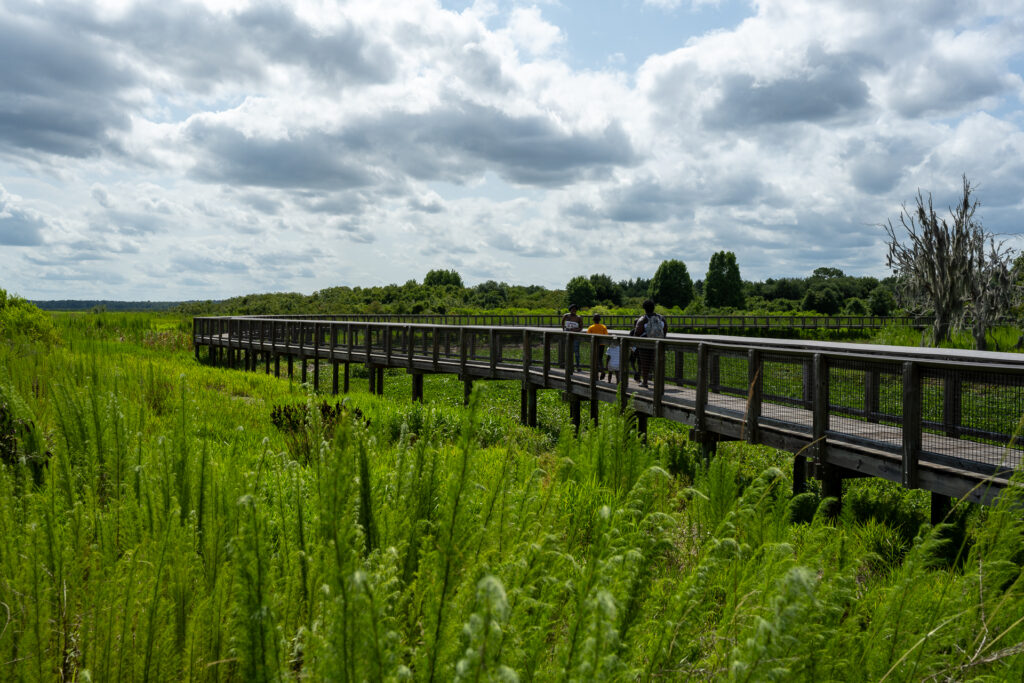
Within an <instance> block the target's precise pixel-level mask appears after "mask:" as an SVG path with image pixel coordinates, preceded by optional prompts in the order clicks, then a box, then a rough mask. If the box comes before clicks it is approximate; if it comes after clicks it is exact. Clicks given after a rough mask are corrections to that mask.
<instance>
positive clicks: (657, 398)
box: [651, 339, 665, 417]
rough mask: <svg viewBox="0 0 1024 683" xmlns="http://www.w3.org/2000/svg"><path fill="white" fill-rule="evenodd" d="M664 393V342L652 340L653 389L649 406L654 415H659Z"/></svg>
mask: <svg viewBox="0 0 1024 683" xmlns="http://www.w3.org/2000/svg"><path fill="white" fill-rule="evenodd" d="M664 395H665V342H664V341H662V340H661V339H656V340H655V341H654V391H653V396H652V398H651V407H652V410H653V411H654V416H655V417H661V399H662V397H663V396H664Z"/></svg>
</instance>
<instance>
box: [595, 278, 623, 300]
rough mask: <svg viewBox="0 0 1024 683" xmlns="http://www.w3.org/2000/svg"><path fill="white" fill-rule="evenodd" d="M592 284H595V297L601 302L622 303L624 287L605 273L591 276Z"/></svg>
mask: <svg viewBox="0 0 1024 683" xmlns="http://www.w3.org/2000/svg"><path fill="white" fill-rule="evenodd" d="M590 284H592V285H594V298H595V300H596V301H599V302H605V301H608V302H610V303H611V304H612V305H613V306H621V305H622V287H621V286H619V285H618V284H616V283H615V281H614V280H612V279H611V278H610V277H608V276H607V275H605V274H604V273H594V274H593V275H591V276H590Z"/></svg>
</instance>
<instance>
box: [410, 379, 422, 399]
mask: <svg viewBox="0 0 1024 683" xmlns="http://www.w3.org/2000/svg"><path fill="white" fill-rule="evenodd" d="M412 400H414V401H419V402H420V403H423V373H422V372H414V373H412Z"/></svg>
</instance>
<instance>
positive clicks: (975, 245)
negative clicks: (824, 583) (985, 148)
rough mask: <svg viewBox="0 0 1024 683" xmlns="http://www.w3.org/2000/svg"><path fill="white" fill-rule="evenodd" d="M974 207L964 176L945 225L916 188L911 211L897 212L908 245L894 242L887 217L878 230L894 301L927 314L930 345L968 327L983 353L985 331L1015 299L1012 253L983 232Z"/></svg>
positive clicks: (897, 238) (894, 228) (929, 196)
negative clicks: (883, 238)
mask: <svg viewBox="0 0 1024 683" xmlns="http://www.w3.org/2000/svg"><path fill="white" fill-rule="evenodd" d="M978 206H979V204H978V201H977V200H974V199H972V197H971V184H970V182H969V181H968V180H967V176H966V175H965V176H963V193H962V195H961V197H960V202H959V203H958V204H957V205H956V206H955V207H951V208H950V209H949V214H950V215H949V218H950V222H947V221H946V219H945V218H939V217H938V215H937V214H936V213H935V209H934V207H933V205H932V196H931V193H929V194H928V201H927V203H925V200H924V196H923V195H922V194H921V191H920V190H918V193H917V207H916V210H914V211H913V212H912V211H910V210H908V209H907V207H906V205H904V207H903V209H902V211H900V218H899V222H900V225H901V226H902V228H903V230H902V231H901V232H903V231H905V232H906V237H907V238H908V242H907V243H903V242H901V241H900V238H899V237H898V236H897V228H896V226H895V225H894V224H893V222H892V220H891V219H890V220H889V221H887V222H886V224H885V225H883V226H882V227H883V228H884V229H885V232H886V235H887V236H888V240H887V244H888V247H889V252H888V256H887V258H886V265H888V267H889V268H890V269H892V271H893V274H894V275H895V276H896V283H897V294H898V297H899V299H900V303H901V304H902V305H903V306H904V307H906V308H912V309H916V310H918V311H927V310H930V311H931V312H932V314H933V315H934V316H935V320H934V322H933V324H932V342H933V343H934V344H935V345H938V344H940V343H942V342H944V341H948V340H949V337H950V333H951V331H952V330H954V329H964V328H967V327H970V329H971V332H972V334H973V335H974V341H975V346H976V347H977V348H978V349H979V350H983V349H984V348H985V347H986V342H985V334H986V332H987V330H988V327H989V326H990V325H992V324H993V323H994V322H995V321H996V320H998V318H999V317H1000V316H1002V315H1005V314H1006V313H1008V312H1009V311H1010V309H1011V308H1012V306H1013V303H1014V302H1015V300H1016V298H1017V291H1018V287H1017V286H1016V285H1015V283H1014V279H1013V275H1012V268H1011V265H1010V263H1011V259H1012V257H1013V250H1011V249H1010V248H1008V247H1006V246H1004V243H1003V242H998V243H997V242H996V241H995V237H994V236H993V235H992V234H990V233H988V232H986V231H985V229H984V228H983V227H982V225H981V221H980V219H977V218H975V213H976V212H977V209H978Z"/></svg>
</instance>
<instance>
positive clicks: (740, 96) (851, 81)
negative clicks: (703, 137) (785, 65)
mask: <svg viewBox="0 0 1024 683" xmlns="http://www.w3.org/2000/svg"><path fill="white" fill-rule="evenodd" d="M860 73H861V66H860V65H859V64H858V59H857V58H856V57H855V56H852V55H828V54H824V53H822V52H821V51H820V49H818V48H814V49H812V50H810V51H809V53H808V64H807V66H806V67H805V68H804V69H802V70H801V72H800V73H797V74H794V75H791V76H786V77H781V78H776V79H773V80H771V81H767V82H763V83H762V82H758V81H757V80H756V79H755V78H754V77H753V76H752V75H750V74H733V75H730V76H728V77H726V78H724V79H723V80H722V94H721V98H720V99H719V101H718V103H717V104H716V105H715V106H714V107H713V108H712V109H711V110H709V111H707V112H705V114H704V117H703V120H704V125H706V126H708V127H710V128H733V127H736V128H743V127H748V126H756V125H761V124H773V123H793V122H821V121H825V120H828V119H833V118H836V117H839V116H843V115H846V114H850V113H853V112H857V111H859V110H862V109H865V108H866V107H867V104H868V88H867V85H866V84H865V83H864V81H863V80H862V78H861V75H860Z"/></svg>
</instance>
